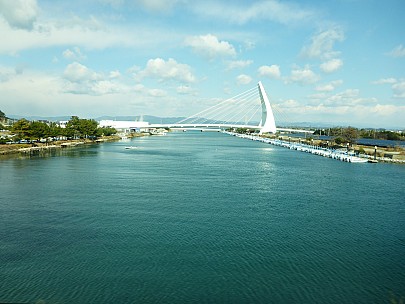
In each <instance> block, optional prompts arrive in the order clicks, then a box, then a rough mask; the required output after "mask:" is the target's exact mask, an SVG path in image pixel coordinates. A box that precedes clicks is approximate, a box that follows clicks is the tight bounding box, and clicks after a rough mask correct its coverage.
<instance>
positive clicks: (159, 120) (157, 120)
mask: <svg viewBox="0 0 405 304" xmlns="http://www.w3.org/2000/svg"><path fill="white" fill-rule="evenodd" d="M79 117H80V116H79ZM8 118H10V119H16V120H18V119H21V118H25V119H27V120H48V121H55V122H57V121H66V120H69V119H70V118H71V116H21V115H8ZM80 118H93V119H95V120H96V121H100V120H123V121H141V120H142V121H147V122H149V123H151V124H173V123H176V122H178V121H180V120H182V119H185V118H186V117H159V116H152V115H137V116H108V115H104V116H99V117H80ZM207 123H209V121H207ZM277 126H278V127H281V128H294V127H295V128H311V129H327V128H334V127H348V126H349V125H348V124H337V123H326V122H292V123H286V122H279V123H277ZM352 126H353V127H355V128H368V126H365V125H352ZM373 129H374V128H373ZM385 129H392V130H402V129H403V128H402V127H396V128H395V127H391V128H385Z"/></svg>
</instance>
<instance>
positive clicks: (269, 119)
mask: <svg viewBox="0 0 405 304" xmlns="http://www.w3.org/2000/svg"><path fill="white" fill-rule="evenodd" d="M257 86H258V88H259V94H260V102H261V105H262V120H261V121H260V124H259V127H260V132H259V134H262V133H276V131H277V129H276V121H275V120H274V115H273V110H272V108H271V105H270V101H269V98H268V97H267V94H266V91H265V90H264V87H263V84H262V82H261V81H259V83H258V84H257Z"/></svg>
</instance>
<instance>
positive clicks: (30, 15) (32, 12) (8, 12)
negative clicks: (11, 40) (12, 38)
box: [0, 0, 38, 30]
mask: <svg viewBox="0 0 405 304" xmlns="http://www.w3.org/2000/svg"><path fill="white" fill-rule="evenodd" d="M0 14H1V15H3V17H4V19H5V20H6V21H7V23H8V24H9V25H10V26H11V27H13V28H17V29H26V30H31V29H32V28H33V27H34V22H35V21H36V18H37V14H38V5H37V1H36V0H0Z"/></svg>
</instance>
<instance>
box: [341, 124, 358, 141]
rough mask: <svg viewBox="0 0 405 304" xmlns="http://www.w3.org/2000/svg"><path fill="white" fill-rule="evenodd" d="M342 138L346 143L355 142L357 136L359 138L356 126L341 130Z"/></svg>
mask: <svg viewBox="0 0 405 304" xmlns="http://www.w3.org/2000/svg"><path fill="white" fill-rule="evenodd" d="M342 136H343V139H344V140H345V141H346V142H348V143H351V144H352V143H354V142H356V140H357V138H359V133H358V130H357V129H356V128H353V127H348V128H346V129H344V130H343V132H342Z"/></svg>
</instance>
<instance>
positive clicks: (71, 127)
mask: <svg viewBox="0 0 405 304" xmlns="http://www.w3.org/2000/svg"><path fill="white" fill-rule="evenodd" d="M65 134H66V136H67V137H80V135H81V134H80V119H79V117H78V116H72V117H71V118H70V120H69V121H68V122H67V124H66V129H65Z"/></svg>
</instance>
